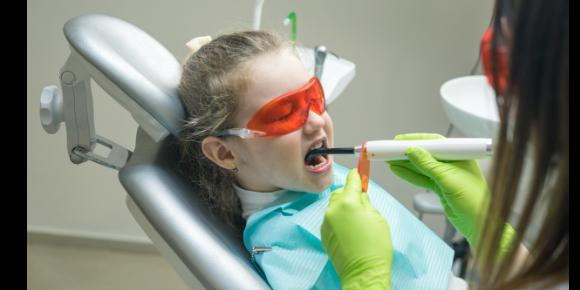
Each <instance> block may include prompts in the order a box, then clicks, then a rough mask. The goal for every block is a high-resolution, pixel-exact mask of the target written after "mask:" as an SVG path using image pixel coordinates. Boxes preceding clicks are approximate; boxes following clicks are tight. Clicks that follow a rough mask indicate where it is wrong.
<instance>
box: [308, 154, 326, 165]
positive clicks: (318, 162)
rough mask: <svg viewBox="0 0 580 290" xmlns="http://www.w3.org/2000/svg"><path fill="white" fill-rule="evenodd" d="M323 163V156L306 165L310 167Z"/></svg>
mask: <svg viewBox="0 0 580 290" xmlns="http://www.w3.org/2000/svg"><path fill="white" fill-rule="evenodd" d="M322 162H324V157H322V155H316V156H314V157H313V158H312V159H311V160H310V161H309V162H307V163H306V164H307V165H310V166H316V165H318V164H320V163H322Z"/></svg>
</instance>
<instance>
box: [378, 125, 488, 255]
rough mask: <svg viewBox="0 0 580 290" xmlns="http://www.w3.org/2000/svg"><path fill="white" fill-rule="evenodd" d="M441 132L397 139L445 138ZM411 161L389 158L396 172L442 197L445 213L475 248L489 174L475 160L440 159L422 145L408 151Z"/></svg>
mask: <svg viewBox="0 0 580 290" xmlns="http://www.w3.org/2000/svg"><path fill="white" fill-rule="evenodd" d="M442 138H445V137H443V136H441V135H439V134H427V133H414V134H401V135H397V136H395V140H422V139H442ZM405 154H406V155H407V157H408V158H409V160H397V161H388V162H387V163H389V167H390V168H391V171H393V173H394V174H395V175H397V176H399V177H401V178H403V179H405V180H406V181H408V182H410V183H412V184H414V185H416V186H419V187H423V188H426V189H428V190H430V191H432V192H434V193H436V194H437V196H439V199H440V200H441V204H442V205H443V208H444V210H445V215H447V218H449V221H450V222H451V223H452V224H453V225H454V226H455V228H456V229H457V230H458V231H459V232H460V233H461V234H463V236H464V237H465V238H466V239H467V241H468V242H469V244H470V245H471V246H472V247H473V246H474V245H475V243H476V240H475V234H476V233H477V230H479V223H480V222H481V221H482V220H483V218H484V217H483V216H482V208H483V207H484V202H486V200H487V198H488V196H489V193H488V187H487V183H486V181H485V177H484V176H483V173H482V172H481V169H480V168H479V165H478V164H477V162H476V161H475V160H462V161H438V160H436V159H435V158H434V157H433V156H431V154H430V153H429V152H427V151H426V150H424V149H422V148H417V147H411V148H407V151H406V152H405Z"/></svg>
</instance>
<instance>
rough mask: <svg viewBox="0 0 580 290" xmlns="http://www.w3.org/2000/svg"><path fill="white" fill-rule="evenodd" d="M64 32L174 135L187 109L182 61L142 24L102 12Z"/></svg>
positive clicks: (79, 19)
mask: <svg viewBox="0 0 580 290" xmlns="http://www.w3.org/2000/svg"><path fill="white" fill-rule="evenodd" d="M64 35H65V37H66V39H67V40H68V42H69V43H70V45H71V46H72V48H73V49H74V50H76V51H77V52H78V53H79V54H80V56H81V57H83V58H84V59H85V60H86V61H87V62H89V63H90V64H91V65H92V66H94V67H95V68H96V69H97V70H98V71H99V72H101V73H102V74H103V75H104V76H105V77H106V78H107V79H109V80H111V81H112V82H113V83H114V84H115V85H117V86H118V87H119V88H120V89H121V90H122V91H123V92H124V93H125V94H126V95H127V96H129V97H130V98H131V99H132V100H133V101H135V102H136V103H137V104H138V105H139V106H140V107H141V108H142V109H143V110H145V111H146V112H147V113H149V114H150V115H151V116H152V117H153V118H155V119H156V120H157V121H158V122H159V123H160V124H161V125H162V126H164V127H165V128H166V129H167V130H168V131H169V132H171V133H172V134H173V135H177V134H178V132H179V131H180V129H181V126H182V121H183V119H184V118H185V110H184V108H183V105H182V104H181V101H180V100H179V96H178V94H177V86H178V84H179V80H180V78H181V65H180V64H179V62H178V61H177V59H176V58H175V57H174V56H173V54H172V53H171V52H169V51H168V50H167V49H166V48H165V47H164V46H163V45H161V44H160V43H159V42H158V41H157V40H155V39H154V38H153V37H151V36H150V35H149V34H147V33H146V32H144V31H143V30H141V29H140V28H138V27H137V26H135V25H133V24H131V23H128V22H126V21H123V20H120V19H117V18H114V17H111V16H107V15H100V14H92V15H83V16H78V17H75V18H73V19H71V20H69V21H68V22H67V23H66V24H65V26H64Z"/></svg>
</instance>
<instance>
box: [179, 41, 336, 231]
mask: <svg viewBox="0 0 580 290" xmlns="http://www.w3.org/2000/svg"><path fill="white" fill-rule="evenodd" d="M183 68H184V70H183V76H182V79H181V83H180V86H179V95H180V97H181V100H182V101H183V103H184V104H185V107H186V109H187V113H188V115H189V119H188V120H187V123H186V124H185V126H184V128H183V131H182V138H181V149H182V154H183V160H184V161H185V162H186V163H188V164H187V165H189V169H190V172H189V176H191V177H192V180H193V181H195V182H196V183H197V184H199V185H200V186H201V187H202V188H201V189H202V190H201V191H200V193H201V194H203V195H204V197H205V198H207V199H208V200H209V201H210V204H211V205H212V206H214V207H215V209H216V210H217V211H218V212H219V214H220V215H221V216H222V217H224V219H225V220H226V221H227V222H228V224H230V225H231V226H236V225H237V226H239V224H240V223H239V218H240V217H244V218H246V217H248V216H249V215H250V214H251V213H253V212H255V211H256V210H258V209H260V208H261V206H263V205H265V204H266V203H268V202H269V201H271V200H273V199H274V196H276V195H277V191H278V190H281V189H289V190H294V191H299V192H303V191H304V192H320V191H322V190H324V189H325V188H327V187H328V186H329V185H330V183H331V182H332V167H331V166H330V165H331V164H332V157H326V158H322V159H323V160H320V159H319V160H317V163H316V164H317V165H318V166H316V167H315V166H313V165H306V164H305V163H304V158H305V156H306V153H307V152H308V151H309V149H311V148H314V147H320V146H325V147H330V146H332V140H333V139H332V133H333V128H332V120H331V119H330V116H329V115H328V113H327V112H326V111H325V108H324V104H323V103H324V95H323V94H322V89H321V86H320V83H319V82H318V81H317V80H316V79H312V78H311V77H310V76H309V75H308V72H307V71H306V69H305V68H304V66H303V65H302V63H301V61H300V59H299V58H298V57H297V55H296V54H295V52H294V50H293V49H292V46H291V45H290V43H289V42H286V41H283V40H282V39H281V38H280V37H279V36H277V35H275V34H271V33H267V32H261V31H249V32H240V33H233V34H229V35H224V36H221V37H218V38H217V39H215V40H213V41H211V42H209V43H207V44H205V45H203V46H202V47H201V48H200V49H199V50H198V51H196V52H195V53H193V54H192V55H191V56H190V57H189V59H188V60H187V62H186V64H185V65H184V67H183ZM297 88H298V90H301V91H299V92H298V94H301V93H310V94H311V95H312V100H310V101H309V102H308V103H304V102H302V103H303V104H304V107H302V108H299V106H296V105H297V103H296V102H293V101H295V100H292V99H282V102H283V103H281V104H274V105H275V106H274V108H273V109H274V111H275V112H274V114H273V115H272V114H270V115H267V114H266V115H256V114H255V113H256V112H257V111H258V110H259V109H260V108H261V107H262V106H264V105H265V104H266V103H268V102H270V101H272V100H273V99H275V98H276V97H278V96H281V95H283V94H284V93H287V92H290V91H292V90H296V89H297ZM315 94H318V95H315ZM291 97H293V96H291ZM300 101H304V100H300ZM315 106H316V107H319V108H318V109H319V110H318V112H317V113H316V112H314V111H316V110H312V109H313V107H315ZM308 107H311V110H308ZM252 118H253V121H254V123H259V125H261V126H262V127H261V129H264V130H266V131H268V132H266V133H268V134H267V135H266V136H262V137H260V138H240V137H239V136H236V134H235V133H236V132H233V133H232V132H228V131H226V130H228V129H232V128H244V127H247V124H248V122H249V121H250V120H251V119H252ZM256 121H259V122H256ZM268 126H270V127H268ZM271 127H277V129H276V128H275V129H273V130H272V129H271ZM282 127H284V128H283V129H280V128H282ZM218 133H219V134H218ZM251 192H264V193H265V194H259V195H255V194H252V193H251ZM266 193H269V194H266ZM240 199H241V203H240Z"/></svg>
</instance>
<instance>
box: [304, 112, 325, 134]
mask: <svg viewBox="0 0 580 290" xmlns="http://www.w3.org/2000/svg"><path fill="white" fill-rule="evenodd" d="M324 122H325V121H324V118H322V116H320V115H318V114H317V113H314V112H313V111H312V110H311V111H309V112H308V119H306V124H304V133H306V134H312V133H315V132H318V130H320V128H322V127H324Z"/></svg>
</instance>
